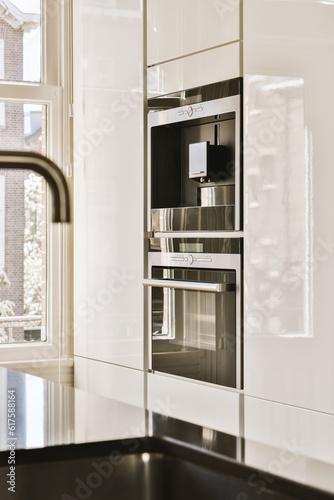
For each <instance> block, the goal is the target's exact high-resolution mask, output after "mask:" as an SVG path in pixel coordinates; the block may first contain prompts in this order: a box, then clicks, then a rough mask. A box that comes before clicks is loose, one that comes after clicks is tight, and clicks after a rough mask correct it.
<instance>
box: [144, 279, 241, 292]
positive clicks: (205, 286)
mask: <svg viewBox="0 0 334 500" xmlns="http://www.w3.org/2000/svg"><path fill="white" fill-rule="evenodd" d="M143 285H144V286H155V287H160V288H177V289H181V290H195V291H199V292H218V293H222V292H234V291H235V284H234V283H203V282H199V281H176V280H165V279H164V280H147V279H145V280H143Z"/></svg>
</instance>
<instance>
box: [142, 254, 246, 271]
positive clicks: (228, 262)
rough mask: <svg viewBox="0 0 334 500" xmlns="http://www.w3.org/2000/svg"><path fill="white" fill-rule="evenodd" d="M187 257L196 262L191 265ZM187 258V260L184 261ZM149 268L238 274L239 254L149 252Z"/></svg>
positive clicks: (239, 266)
mask: <svg viewBox="0 0 334 500" xmlns="http://www.w3.org/2000/svg"><path fill="white" fill-rule="evenodd" d="M189 255H192V257H193V258H194V259H196V262H193V264H191V263H190V262H191V260H190V261H189V260H188V257H189ZM177 257H182V258H184V260H182V261H181V260H175V258H177ZM186 257H187V260H186ZM198 258H199V259H203V258H206V259H211V262H207V261H206V262H203V261H201V260H199V261H197V259H198ZM148 265H149V268H151V267H152V266H161V267H184V268H189V269H191V268H199V269H235V270H236V271H237V272H240V269H241V264H240V254H233V253H228V254H219V253H216V254H214V253H211V254H203V253H191V254H184V253H167V252H149V254H148Z"/></svg>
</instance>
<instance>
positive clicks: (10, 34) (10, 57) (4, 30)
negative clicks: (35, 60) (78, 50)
mask: <svg viewBox="0 0 334 500" xmlns="http://www.w3.org/2000/svg"><path fill="white" fill-rule="evenodd" d="M0 37H1V38H3V39H4V41H5V49H4V51H5V53H4V56H5V79H6V80H22V78H23V31H20V30H15V29H14V28H12V27H11V26H10V25H9V24H7V23H6V22H5V21H1V20H0Z"/></svg>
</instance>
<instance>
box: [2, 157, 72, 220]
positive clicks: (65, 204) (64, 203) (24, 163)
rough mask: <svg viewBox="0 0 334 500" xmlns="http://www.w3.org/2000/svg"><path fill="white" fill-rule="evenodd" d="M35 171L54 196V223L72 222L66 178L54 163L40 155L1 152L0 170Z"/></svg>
mask: <svg viewBox="0 0 334 500" xmlns="http://www.w3.org/2000/svg"><path fill="white" fill-rule="evenodd" d="M1 168H4V169H12V170H22V169H24V170H33V171H34V172H36V173H38V174H40V175H42V176H43V177H44V179H45V180H46V182H47V183H48V184H49V186H50V190H51V194H52V202H53V203H52V222H70V200H69V192H68V187H67V183H66V180H65V177H64V175H63V173H62V171H61V170H60V169H59V167H57V165H56V164H55V163H53V161H51V160H49V159H48V158H46V157H45V156H43V155H41V154H39V153H30V152H21V151H0V169H1Z"/></svg>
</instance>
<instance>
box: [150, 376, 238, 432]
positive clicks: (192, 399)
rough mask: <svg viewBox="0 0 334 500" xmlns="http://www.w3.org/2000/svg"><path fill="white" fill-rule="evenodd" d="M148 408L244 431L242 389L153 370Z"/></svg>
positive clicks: (202, 422) (186, 418)
mask: <svg viewBox="0 0 334 500" xmlns="http://www.w3.org/2000/svg"><path fill="white" fill-rule="evenodd" d="M147 408H148V409H149V410H151V411H153V412H157V413H162V414H164V415H168V416H170V417H174V418H178V419H180V420H186V421H187V422H191V423H193V424H197V425H202V426H204V427H209V428H210V429H214V430H217V431H221V432H227V433H228V434H233V435H234V436H242V434H243V413H242V412H243V394H242V391H238V390H234V389H228V388H222V387H218V386H214V385H212V384H201V383H197V382H192V381H190V380H186V379H183V380H182V379H181V378H176V377H169V376H168V375H160V374H158V373H149V374H148V376H147Z"/></svg>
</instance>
